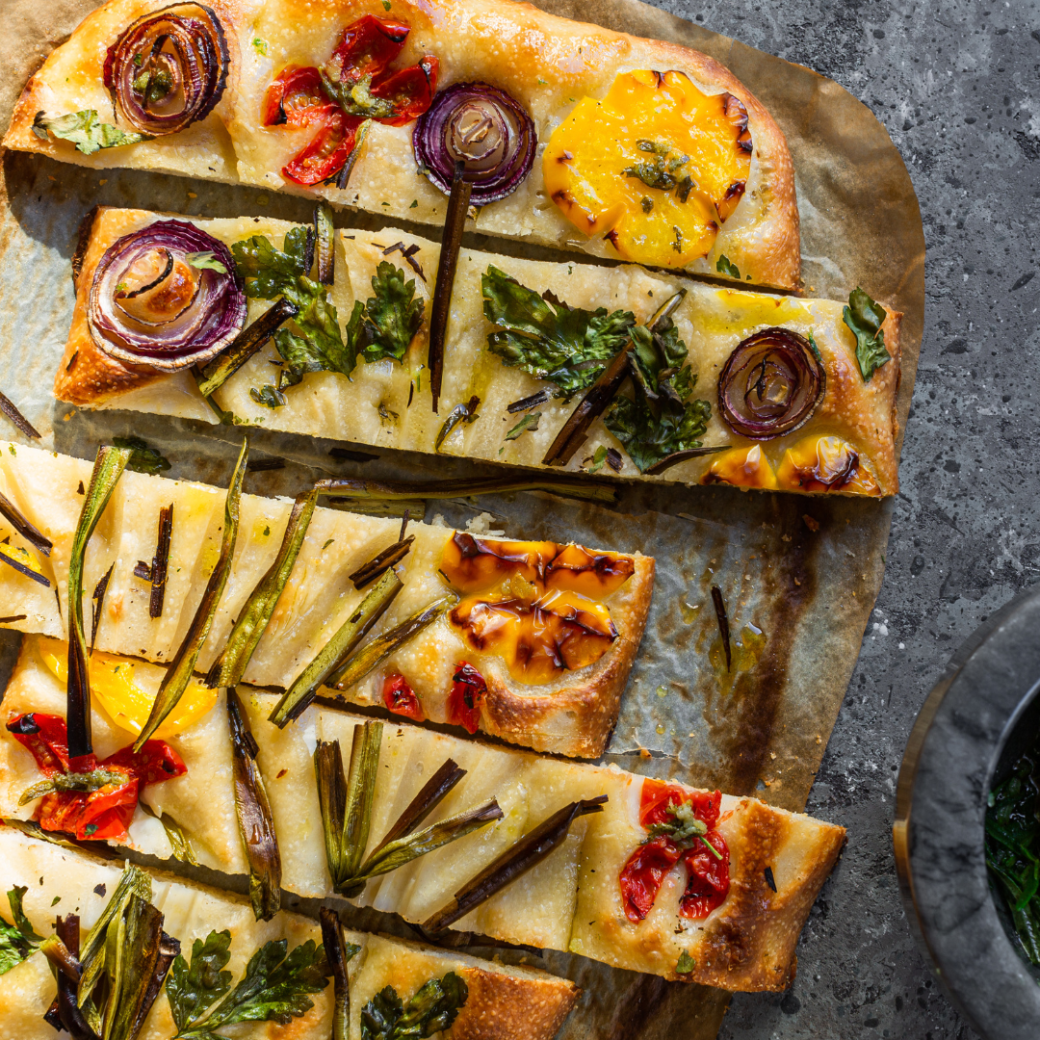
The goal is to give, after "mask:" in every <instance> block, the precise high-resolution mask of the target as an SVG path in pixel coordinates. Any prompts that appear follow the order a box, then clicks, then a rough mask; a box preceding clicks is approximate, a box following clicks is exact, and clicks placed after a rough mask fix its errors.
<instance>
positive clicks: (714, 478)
mask: <svg viewBox="0 0 1040 1040" xmlns="http://www.w3.org/2000/svg"><path fill="white" fill-rule="evenodd" d="M701 483H702V484H729V485H731V486H733V487H741V488H761V489H762V490H764V491H775V490H776V486H777V484H776V474H775V473H774V472H773V467H772V466H770V465H769V460H768V459H767V458H766V457H765V455H764V454H763V452H762V446H761V445H760V444H755V445H754V446H752V447H750V448H731V449H730V450H729V451H724V452H722V453H721V454H719V455H716V456H715V458H714V459H713V460H712V462H711V465H710V466H709V467H708V472H707V473H705V474H704V476H703V477H701Z"/></svg>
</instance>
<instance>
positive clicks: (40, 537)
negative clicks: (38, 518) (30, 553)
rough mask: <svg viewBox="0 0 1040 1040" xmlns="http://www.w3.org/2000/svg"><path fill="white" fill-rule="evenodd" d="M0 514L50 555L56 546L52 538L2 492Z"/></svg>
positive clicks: (27, 538)
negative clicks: (26, 516)
mask: <svg viewBox="0 0 1040 1040" xmlns="http://www.w3.org/2000/svg"><path fill="white" fill-rule="evenodd" d="M0 516H2V517H3V518H4V519H5V520H6V521H7V522H8V523H9V524H10V525H11V526H12V527H13V528H14V529H15V530H16V531H17V532H18V533H19V534H20V535H21V536H22V537H23V538H24V539H25V540H26V541H27V542H28V543H29V544H30V545H31V546H32V547H33V548H34V549H36V551H37V552H41V553H43V555H44V556H50V554H51V549H52V548H53V547H54V546H53V543H52V542H51V540H50V539H49V538H48V537H47V536H46V535H44V534H43V532H42V531H40V530H39V529H37V528H36V527H35V526H34V525H33V524H31V523H30V522H29V521H28V520H27V519H26V518H25V517H24V516H23V515H22V514H21V512H20V511H19V510H18V507H17V506H16V505H15V504H14V503H13V502H12V501H11V500H10V499H9V498H7V497H5V496H4V495H2V494H0Z"/></svg>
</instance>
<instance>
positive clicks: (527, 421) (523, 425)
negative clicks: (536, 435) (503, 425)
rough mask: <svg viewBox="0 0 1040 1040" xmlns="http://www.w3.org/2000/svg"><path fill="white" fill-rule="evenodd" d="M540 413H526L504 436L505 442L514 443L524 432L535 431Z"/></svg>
mask: <svg viewBox="0 0 1040 1040" xmlns="http://www.w3.org/2000/svg"><path fill="white" fill-rule="evenodd" d="M541 417H542V413H541V412H528V413H527V415H525V416H524V417H523V418H522V419H521V420H520V421H519V422H518V423H517V424H516V425H515V426H514V427H513V428H512V429H511V430H510V431H509V433H507V434H506V440H507V441H515V440H516V439H517V437H519V436H521V435H522V434H523V433H524V431H525V430H532V431H533V430H537V429H538V420H539V419H541Z"/></svg>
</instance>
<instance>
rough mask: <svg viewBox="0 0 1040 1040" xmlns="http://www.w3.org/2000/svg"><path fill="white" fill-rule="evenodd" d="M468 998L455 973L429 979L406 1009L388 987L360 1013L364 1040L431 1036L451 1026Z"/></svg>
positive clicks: (465, 989) (404, 1039)
mask: <svg viewBox="0 0 1040 1040" xmlns="http://www.w3.org/2000/svg"><path fill="white" fill-rule="evenodd" d="M468 996H469V988H468V987H467V985H466V983H465V982H464V981H463V980H462V978H461V977H460V976H458V975H456V974H455V972H453V971H449V972H448V974H447V975H445V976H444V977H443V978H441V979H430V981H429V982H427V983H426V984H425V985H424V986H423V987H422V988H421V989H420V990H419V991H418V992H417V993H416V994H415V996H414V997H412V999H411V1000H409V1001H408V1006H407V1007H405V1006H404V1005H403V1003H402V1001H401V998H400V997H399V996H398V995H397V991H396V990H395V989H394V988H393V986H386V987H384V988H383V989H381V990H380V991H379V992H378V993H377V994H376V995H375V996H374V997H373V998H372V999H371V1000H370V1001H369V1002H368V1003H367V1004H366V1005H365V1006H364V1007H363V1008H362V1010H361V1040H406V1038H411V1037H428V1036H432V1035H433V1034H434V1033H438V1032H441V1031H442V1030H445V1029H448V1028H449V1027H450V1026H451V1024H452V1023H453V1022H454V1021H455V1018H456V1016H457V1015H458V1013H459V1009H460V1008H461V1007H462V1006H463V1005H464V1004H465V1003H466V998H467V997H468Z"/></svg>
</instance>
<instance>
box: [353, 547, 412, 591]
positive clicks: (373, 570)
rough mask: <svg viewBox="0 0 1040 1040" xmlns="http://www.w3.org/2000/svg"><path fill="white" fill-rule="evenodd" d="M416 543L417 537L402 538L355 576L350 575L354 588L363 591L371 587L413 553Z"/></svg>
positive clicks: (354, 574) (360, 568) (355, 572)
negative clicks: (367, 586) (366, 587)
mask: <svg viewBox="0 0 1040 1040" xmlns="http://www.w3.org/2000/svg"><path fill="white" fill-rule="evenodd" d="M414 541H415V535H411V536H410V537H408V538H402V539H400V540H399V541H396V542H394V544H393V545H390V546H387V548H385V549H384V550H383V551H382V552H381V553H379V554H378V555H376V556H374V557H373V558H372V559H371V560H369V561H368V563H366V564H364V566H362V567H359V568H358V569H357V570H356V571H354V573H353V574H351V575H348V577H349V578H350V580H351V581H352V582H353V583H354V588H355V589H363V588H364V587H365V586H366V585H371V584H372V582H374V581H375V580H376V578H378V577H380V576H381V575H382V574H383V573H384V572H385V571H388V570H389V569H390V568H391V567H393V566H396V565H397V564H398V563H400V562H401V561H402V560H403V559H404V558H405V557H406V556H407V555H408V553H409V552H411V549H412V543H413V542H414Z"/></svg>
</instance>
